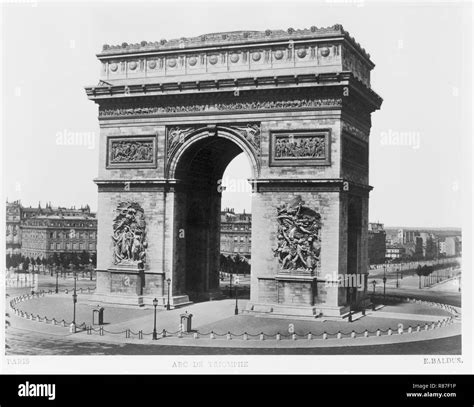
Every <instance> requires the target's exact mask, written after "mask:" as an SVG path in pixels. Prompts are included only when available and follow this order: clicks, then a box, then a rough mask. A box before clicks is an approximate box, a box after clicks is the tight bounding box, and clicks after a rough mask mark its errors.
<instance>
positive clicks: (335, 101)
mask: <svg viewBox="0 0 474 407" xmlns="http://www.w3.org/2000/svg"><path fill="white" fill-rule="evenodd" d="M341 106H342V99H340V98H325V99H290V100H276V101H254V102H233V103H214V104H190V105H161V106H146V107H145V106H144V107H114V108H100V110H99V117H103V118H105V117H119V116H147V115H159V114H173V113H193V112H219V111H255V110H288V109H311V108H337V107H341Z"/></svg>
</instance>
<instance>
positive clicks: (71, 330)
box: [69, 323, 76, 334]
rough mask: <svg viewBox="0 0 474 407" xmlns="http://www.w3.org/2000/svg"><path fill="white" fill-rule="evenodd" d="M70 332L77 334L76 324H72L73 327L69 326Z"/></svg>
mask: <svg viewBox="0 0 474 407" xmlns="http://www.w3.org/2000/svg"><path fill="white" fill-rule="evenodd" d="M69 332H71V333H72V334H75V333H76V324H74V323H71V325H69Z"/></svg>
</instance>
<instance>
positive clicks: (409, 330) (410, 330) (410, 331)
mask: <svg viewBox="0 0 474 407" xmlns="http://www.w3.org/2000/svg"><path fill="white" fill-rule="evenodd" d="M412 332H413V329H412V327H411V326H409V327H408V333H409V334H411V333H412Z"/></svg>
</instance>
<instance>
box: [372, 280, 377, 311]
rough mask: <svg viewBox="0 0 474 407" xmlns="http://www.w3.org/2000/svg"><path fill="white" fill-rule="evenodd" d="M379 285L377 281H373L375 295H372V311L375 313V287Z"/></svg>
mask: <svg viewBox="0 0 474 407" xmlns="http://www.w3.org/2000/svg"><path fill="white" fill-rule="evenodd" d="M376 284H377V281H375V280H373V281H372V286H373V295H372V297H373V298H372V301H371V302H372V311H375V302H374V299H375V285H376Z"/></svg>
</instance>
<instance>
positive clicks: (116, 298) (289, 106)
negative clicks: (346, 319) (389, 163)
mask: <svg viewBox="0 0 474 407" xmlns="http://www.w3.org/2000/svg"><path fill="white" fill-rule="evenodd" d="M98 58H99V60H100V62H101V79H100V82H99V84H98V85H97V86H93V87H87V88H86V92H87V95H88V97H89V99H91V100H93V101H94V102H96V103H97V104H98V105H99V122H100V161H99V162H100V164H99V176H98V178H97V179H96V180H95V182H96V184H97V185H98V190H99V206H98V259H97V296H99V297H100V298H101V299H102V300H104V301H110V302H118V303H130V304H143V303H144V304H150V302H151V301H152V300H153V298H157V299H158V300H159V304H160V306H163V305H165V304H166V302H167V299H168V295H169V297H170V301H171V305H172V306H178V305H182V304H184V303H187V302H188V301H189V299H191V300H193V299H194V298H202V297H203V296H205V295H208V296H211V297H212V296H213V295H214V296H215V293H216V292H217V291H218V287H219V273H218V270H219V245H220V237H219V236H220V207H221V194H220V191H219V190H220V189H219V188H218V186H219V185H220V182H219V180H220V179H221V178H222V175H223V172H224V170H225V168H226V167H227V165H228V164H229V163H230V161H231V160H232V159H233V158H234V157H236V156H237V155H238V154H240V153H242V152H244V153H245V155H246V156H247V158H248V160H249V162H250V164H251V168H252V179H251V180H249V181H250V182H251V184H252V189H253V193H252V235H251V237H252V261H251V296H250V297H251V298H250V302H249V304H248V306H247V312H266V313H273V314H281V315H301V316H313V317H314V316H317V315H321V314H322V315H342V314H344V313H345V312H347V309H348V306H349V303H351V304H352V305H353V306H356V307H357V306H360V305H361V304H362V303H364V302H366V301H367V300H366V291H367V278H366V273H367V264H368V262H367V219H368V197H369V191H370V189H371V187H370V186H369V185H368V164H369V158H368V156H369V132H370V127H371V117H370V116H371V113H372V112H373V111H375V110H377V109H378V108H380V105H381V102H382V99H381V98H380V97H379V96H378V95H377V94H376V93H375V92H374V91H372V90H371V88H370V71H371V70H372V69H373V67H374V64H373V63H372V62H371V61H370V55H368V54H367V53H366V52H365V50H364V49H363V48H361V46H360V45H359V44H358V43H356V42H355V40H354V39H353V38H352V37H350V36H349V34H348V33H347V32H346V31H345V30H344V29H343V28H342V27H341V26H340V25H335V26H333V27H328V28H316V27H311V28H310V29H304V30H293V29H288V30H287V31H282V30H266V31H262V32H259V31H238V32H227V33H214V34H206V35H202V36H199V37H195V38H181V39H177V40H170V41H166V40H161V41H159V42H145V41H143V42H141V43H140V44H126V43H124V44H122V45H119V46H108V45H105V46H104V47H103V50H102V52H101V53H100V54H98ZM341 275H342V276H350V277H357V278H356V279H353V281H361V282H362V288H361V289H356V288H353V289H351V288H348V287H347V285H350V284H345V282H346V281H347V279H346V278H342V279H341V277H340V276H341ZM168 287H169V292H168Z"/></svg>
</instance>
